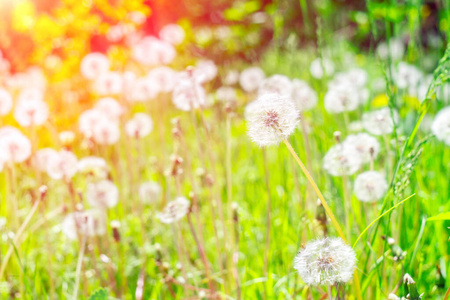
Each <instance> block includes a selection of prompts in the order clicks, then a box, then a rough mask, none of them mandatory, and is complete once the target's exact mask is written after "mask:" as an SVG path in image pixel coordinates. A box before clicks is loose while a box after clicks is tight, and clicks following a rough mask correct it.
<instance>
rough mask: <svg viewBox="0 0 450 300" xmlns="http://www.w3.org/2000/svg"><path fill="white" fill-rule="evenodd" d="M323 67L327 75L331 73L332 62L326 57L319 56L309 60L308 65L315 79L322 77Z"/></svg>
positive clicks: (332, 68) (332, 70)
mask: <svg viewBox="0 0 450 300" xmlns="http://www.w3.org/2000/svg"><path fill="white" fill-rule="evenodd" d="M322 65H323V67H322ZM324 69H325V73H326V75H327V76H330V75H333V73H334V63H333V62H332V61H331V60H330V59H328V58H323V59H322V60H321V59H320V58H316V59H315V60H313V61H312V62H311V65H310V66H309V71H310V72H311V75H312V76H313V77H314V78H316V79H321V78H322V77H323V75H324V71H323V70H324Z"/></svg>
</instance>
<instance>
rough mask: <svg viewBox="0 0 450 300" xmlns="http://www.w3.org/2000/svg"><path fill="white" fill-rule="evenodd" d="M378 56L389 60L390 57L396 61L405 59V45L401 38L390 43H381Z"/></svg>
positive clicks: (392, 39)
mask: <svg viewBox="0 0 450 300" xmlns="http://www.w3.org/2000/svg"><path fill="white" fill-rule="evenodd" d="M377 54H378V55H379V56H380V57H381V58H382V59H388V58H389V57H390V58H391V59H392V60H394V61H396V60H399V59H401V58H402V57H403V55H404V54H405V45H404V44H403V41H402V40H401V39H400V38H391V39H390V40H389V43H388V42H381V43H380V44H379V45H378V47H377Z"/></svg>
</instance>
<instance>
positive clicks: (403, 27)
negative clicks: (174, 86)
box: [0, 0, 450, 80]
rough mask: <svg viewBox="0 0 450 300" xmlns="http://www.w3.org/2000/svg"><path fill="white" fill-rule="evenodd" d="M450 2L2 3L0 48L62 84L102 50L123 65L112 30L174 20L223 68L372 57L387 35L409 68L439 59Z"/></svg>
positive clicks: (13, 66)
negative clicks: (330, 53) (269, 59)
mask: <svg viewBox="0 0 450 300" xmlns="http://www.w3.org/2000/svg"><path fill="white" fill-rule="evenodd" d="M449 5H450V4H449V3H448V1H447V0H433V1H430V0H428V1H424V0H403V1H400V0H393V1H373V0H367V1H359V0H315V1H311V0H248V1H239V0H235V1H230V0H218V1H210V0H180V1H178V0H177V1H174V0H172V1H167V0H14V1H13V0H0V50H1V51H2V53H3V56H4V57H6V59H7V60H9V61H10V66H8V67H9V69H10V70H11V72H16V71H23V70H24V69H26V68H27V67H28V66H29V65H38V64H42V63H44V64H45V65H44V66H41V67H43V68H44V69H47V71H49V73H50V74H52V72H51V71H52V70H55V71H54V72H53V73H54V74H53V78H52V79H55V80H63V79H65V78H69V77H70V76H71V74H73V72H75V71H76V70H77V68H78V65H79V61H80V59H81V57H83V56H84V55H85V54H86V53H88V52H103V53H107V54H108V56H110V58H114V59H113V60H112V61H114V62H115V63H117V64H120V63H121V62H122V63H124V62H126V61H127V59H128V57H129V54H128V51H127V47H126V44H127V41H126V40H123V39H120V40H117V41H114V42H111V41H110V40H108V38H107V34H108V31H109V30H110V29H111V28H112V27H114V26H116V25H117V24H121V25H125V26H126V27H127V30H129V31H131V32H134V33H135V34H136V35H138V34H145V35H157V34H158V32H159V30H160V29H161V28H162V26H164V25H165V24H168V23H179V24H180V25H182V26H183V27H184V29H185V30H186V32H187V39H186V41H185V43H184V44H183V45H182V49H183V50H182V51H186V52H188V53H189V55H194V56H201V57H208V58H210V59H213V60H214V61H216V62H219V63H222V64H224V65H227V64H228V63H230V64H231V63H236V62H239V61H247V62H248V61H250V62H256V61H261V58H262V57H263V56H264V55H265V54H266V53H267V51H277V53H278V51H293V49H294V50H295V49H298V48H311V49H313V51H316V49H318V48H320V47H318V46H319V44H320V43H323V44H325V42H324V41H327V43H330V42H331V41H333V43H334V42H335V40H336V39H337V38H339V39H340V40H341V41H342V40H345V41H346V43H348V44H349V45H347V46H348V47H354V48H355V49H359V51H373V49H375V47H376V45H377V44H378V43H379V42H380V41H381V40H382V39H384V37H388V38H389V37H390V36H401V38H403V39H405V40H406V41H407V42H408V45H409V49H408V60H410V61H415V60H417V59H418V58H419V57H420V56H421V51H433V49H437V52H438V53H436V56H437V57H438V56H440V55H442V51H443V49H444V47H443V45H442V41H443V40H444V41H445V40H446V36H447V35H448V32H449V30H450V24H449V22H448V20H449V19H450V18H448V16H449V10H448V6H449ZM127 36H131V37H132V36H133V35H132V34H131V35H130V34H128V35H127ZM269 46H271V47H269ZM417 46H420V47H417ZM428 54H429V53H428ZM24 57H26V58H27V59H26V60H24V59H23V58H24ZM61 62H63V63H61ZM430 67H434V66H430ZM56 70H57V71H56Z"/></svg>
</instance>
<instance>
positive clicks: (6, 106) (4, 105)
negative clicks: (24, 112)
mask: <svg viewBox="0 0 450 300" xmlns="http://www.w3.org/2000/svg"><path fill="white" fill-rule="evenodd" d="M12 107H13V100H12V96H11V94H10V93H9V92H8V91H7V90H5V89H2V88H0V116H5V115H7V114H8V113H9V112H10V111H11V109H12Z"/></svg>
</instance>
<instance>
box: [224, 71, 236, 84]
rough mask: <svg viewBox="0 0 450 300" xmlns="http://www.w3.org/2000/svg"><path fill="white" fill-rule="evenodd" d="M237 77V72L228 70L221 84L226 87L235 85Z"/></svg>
mask: <svg viewBox="0 0 450 300" xmlns="http://www.w3.org/2000/svg"><path fill="white" fill-rule="evenodd" d="M239 76H240V74H239V71H238V70H229V71H227V73H226V74H225V76H224V78H223V83H224V84H226V85H235V84H236V83H238V82H239Z"/></svg>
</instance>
